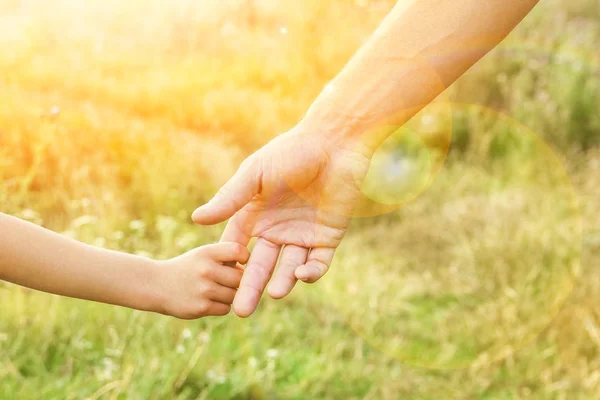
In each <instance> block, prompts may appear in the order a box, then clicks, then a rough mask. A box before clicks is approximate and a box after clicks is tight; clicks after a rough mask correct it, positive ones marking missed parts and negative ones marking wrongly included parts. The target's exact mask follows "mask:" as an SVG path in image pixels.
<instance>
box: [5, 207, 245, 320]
mask: <svg viewBox="0 0 600 400" xmlns="http://www.w3.org/2000/svg"><path fill="white" fill-rule="evenodd" d="M0 232H2V233H3V234H2V240H0V280H5V281H8V282H12V283H15V284H18V285H21V286H25V287H29V288H32V289H36V290H40V291H44V292H47V293H53V294H57V295H61V296H68V297H75V298H79V299H85V300H92V301H97V302H102V303H108V304H114V305H119V306H124V307H129V308H134V309H138V310H142V311H152V312H157V313H161V314H165V315H170V316H174V317H177V318H182V319H196V318H201V317H206V316H220V315H226V314H228V313H229V312H230V310H231V303H232V302H233V299H234V297H235V294H236V292H237V288H238V287H239V284H240V281H241V278H242V271H241V266H239V265H237V268H231V267H228V266H225V264H228V263H233V264H234V265H236V263H246V262H247V261H248V258H249V256H250V254H249V252H248V249H246V247H244V246H242V245H240V244H239V243H226V242H222V243H219V244H213V245H208V246H203V247H200V248H197V249H195V250H192V251H190V252H188V253H186V254H184V255H182V256H179V257H177V258H174V259H171V260H166V261H156V260H151V259H147V258H144V257H139V256H135V255H130V254H125V253H119V252H116V251H110V250H105V249H100V248H96V247H93V246H89V245H87V244H84V243H81V242H78V241H75V240H72V239H69V238H67V237H64V236H61V235H58V234H56V233H54V232H51V231H48V230H46V229H44V228H41V227H39V226H37V225H34V224H31V223H29V222H25V221H21V220H20V219H18V218H14V217H11V216H8V215H5V214H0Z"/></svg>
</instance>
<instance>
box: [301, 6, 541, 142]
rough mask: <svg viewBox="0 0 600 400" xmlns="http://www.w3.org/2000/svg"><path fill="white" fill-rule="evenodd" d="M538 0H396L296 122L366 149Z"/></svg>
mask: <svg viewBox="0 0 600 400" xmlns="http://www.w3.org/2000/svg"><path fill="white" fill-rule="evenodd" d="M537 2H538V0H401V1H399V2H398V4H397V5H396V7H395V8H394V9H393V10H392V11H391V12H390V14H389V15H388V16H387V17H386V19H385V20H384V21H383V23H382V24H381V26H380V27H379V29H378V30H377V31H376V32H375V34H374V35H373V37H372V38H370V40H369V41H368V42H367V43H366V44H365V45H364V46H363V47H362V48H361V49H360V50H359V51H358V53H357V54H356V55H355V56H354V58H352V60H351V61H350V62H349V63H348V64H347V65H346V67H345V68H344V69H343V70H342V72H341V73H340V74H339V75H338V76H337V77H336V78H335V79H334V80H333V81H332V82H331V83H330V84H329V85H327V87H326V88H325V89H324V90H323V92H322V93H321V94H320V95H319V97H318V98H317V100H316V101H315V103H314V104H313V105H312V107H311V108H310V110H309V112H308V113H307V115H306V117H305V118H304V120H303V122H302V123H303V124H304V125H305V126H307V128H308V130H311V131H313V132H314V131H318V132H321V133H324V134H326V135H328V136H329V137H332V138H334V139H335V140H336V141H341V142H344V143H348V142H351V143H354V144H355V145H356V146H360V147H359V148H360V149H361V150H362V151H365V152H367V153H369V152H372V151H374V149H376V148H377V147H378V145H379V144H380V143H381V141H382V140H384V139H385V137H386V136H387V135H388V134H389V133H391V131H386V130H378V129H375V128H379V127H382V126H385V125H395V126H399V125H402V124H404V123H405V122H406V121H408V120H409V119H410V118H411V117H412V116H414V115H415V114H416V113H417V112H418V111H419V110H421V109H422V108H423V107H424V106H425V105H427V104H429V103H430V102H431V101H432V100H434V99H435V98H436V97H437V96H438V95H439V94H440V93H441V92H442V91H444V90H445V89H446V88H447V87H448V86H449V85H450V84H452V82H454V81H455V80H456V79H457V78H458V77H459V76H461V75H462V74H463V73H464V72H466V71H467V70H468V69H469V68H470V67H471V66H472V65H473V64H475V63H476V62H477V61H478V60H479V59H480V58H481V57H483V56H484V55H485V54H486V53H487V52H489V51H490V50H491V49H493V48H494V47H495V46H496V45H497V44H498V43H500V41H502V39H504V38H505V37H506V35H507V34H508V33H509V32H510V31H511V30H512V29H513V28H514V27H515V26H516V25H517V24H518V23H519V22H520V21H521V20H522V19H523V18H524V17H525V16H526V15H527V14H528V13H529V11H530V10H531V9H532V8H533V7H534V6H535V4H536V3H537Z"/></svg>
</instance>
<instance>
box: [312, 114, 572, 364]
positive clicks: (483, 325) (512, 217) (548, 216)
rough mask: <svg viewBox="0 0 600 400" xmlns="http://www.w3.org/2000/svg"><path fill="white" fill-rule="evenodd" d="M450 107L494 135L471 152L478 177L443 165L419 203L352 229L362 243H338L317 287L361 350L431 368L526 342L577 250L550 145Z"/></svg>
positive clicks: (562, 289) (559, 291) (567, 280)
mask: <svg viewBox="0 0 600 400" xmlns="http://www.w3.org/2000/svg"><path fill="white" fill-rule="evenodd" d="M452 108H453V110H454V111H455V112H459V111H469V112H476V113H477V115H478V118H485V119H486V120H487V121H489V122H490V123H491V124H493V125H494V127H495V129H494V130H493V131H494V132H496V133H493V134H482V135H480V136H477V137H474V139H473V140H474V143H472V144H471V146H472V148H474V149H477V151H475V152H473V154H471V155H470V156H469V158H470V159H469V164H470V165H469V168H470V169H473V168H477V169H478V170H479V173H478V174H475V175H474V174H469V179H464V178H461V177H462V176H467V175H465V174H464V168H465V167H464V165H463V166H461V164H453V163H450V164H447V165H446V167H445V168H444V169H443V170H442V171H441V172H440V173H439V176H438V178H437V179H436V180H435V181H434V182H433V183H432V184H431V186H430V187H429V189H428V190H427V191H426V192H422V193H421V195H420V196H419V201H416V202H412V203H410V204H408V205H406V206H405V207H403V208H402V209H400V210H398V211H395V212H393V213H389V214H388V215H385V216H383V215H382V216H379V217H376V218H373V220H377V221H376V222H377V223H372V222H373V221H372V220H361V219H356V220H354V222H353V224H354V226H353V227H351V231H352V230H356V231H360V232H361V235H360V237H353V236H352V235H349V236H348V237H347V238H346V239H345V241H344V242H343V243H342V244H341V246H340V248H339V251H338V255H337V257H336V260H335V261H334V265H333V266H332V268H331V271H330V273H329V274H330V276H329V277H328V279H326V280H324V282H323V287H324V288H325V293H326V294H327V296H328V298H329V299H330V301H331V302H332V303H333V304H334V305H335V307H336V308H337V309H338V310H339V312H340V313H341V314H342V315H343V316H344V317H345V319H346V320H347V322H348V323H349V325H350V326H351V327H352V328H353V329H354V330H355V331H356V332H357V333H358V334H359V335H360V336H361V337H362V338H364V339H365V340H366V341H367V342H368V343H369V344H371V345H372V346H374V347H375V348H377V349H379V350H381V351H382V352H384V353H385V354H387V355H391V356H393V357H395V358H397V359H399V360H401V361H403V362H406V363H410V364H413V365H418V366H421V367H428V368H436V369H452V368H462V367H467V366H470V365H473V364H485V363H488V362H493V361H495V360H498V359H501V358H503V357H506V356H508V355H510V354H511V353H512V352H514V351H515V350H517V349H519V348H520V347H522V346H523V345H525V344H526V343H528V342H530V341H531V340H532V339H533V338H535V337H536V336H537V335H538V334H539V332H541V331H542V330H543V329H544V328H545V327H546V326H547V325H548V324H549V323H550V321H551V320H552V319H553V318H554V317H555V315H556V314H557V312H558V310H559V309H560V307H561V305H562V304H563V303H564V301H565V300H566V298H567V297H568V295H569V293H570V292H571V290H572V288H573V285H574V280H575V278H576V276H577V272H578V270H579V263H580V257H581V243H582V233H581V221H580V212H579V205H578V202H577V197H576V195H575V191H574V189H573V186H572V184H571V182H570V179H569V176H568V175H567V172H566V171H565V168H564V166H563V165H562V163H561V161H560V159H559V158H558V157H557V156H556V155H555V154H554V153H553V151H552V150H551V148H550V147H548V146H547V145H546V144H545V143H544V142H543V141H542V140H541V139H539V138H538V137H537V136H536V135H535V134H534V133H533V132H532V131H530V130H529V129H528V128H527V127H525V126H523V125H522V124H520V123H519V122H517V121H516V120H514V119H512V118H510V117H507V116H505V115H502V114H500V113H498V112H496V111H493V110H491V109H485V108H483V107H479V106H472V105H471V106H467V105H460V104H453V105H452ZM417 148H418V147H417ZM424 159H425V160H427V158H424ZM394 160H395V159H394ZM394 162H396V161H390V160H389V158H387V157H384V158H383V159H382V160H381V161H378V162H377V163H376V165H381V166H383V167H387V168H389V165H393V163H394ZM428 163H429V165H431V164H432V162H431V161H427V162H425V164H424V165H428ZM394 168H397V169H398V170H399V171H401V170H402V168H407V167H405V166H404V165H402V164H398V165H397V166H394ZM425 181H426V180H425V179H421V178H418V179H415V180H414V181H409V182H415V183H414V184H413V183H409V184H407V187H410V185H414V186H412V187H413V188H421V187H423V182H425ZM381 186H382V187H385V185H381ZM409 192H410V193H418V192H419V190H415V189H411V190H410V191H409V190H407V191H406V193H409ZM377 195H379V192H378V194H377ZM411 196H412V194H411ZM380 201H381V200H380ZM540 232H542V233H541V234H540ZM357 248H360V249H363V250H361V251H356V249H357Z"/></svg>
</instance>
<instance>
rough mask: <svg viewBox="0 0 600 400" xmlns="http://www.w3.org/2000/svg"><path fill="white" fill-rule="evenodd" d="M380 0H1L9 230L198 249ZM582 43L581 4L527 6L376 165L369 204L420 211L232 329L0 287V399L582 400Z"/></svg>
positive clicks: (596, 16) (347, 247) (591, 325)
mask: <svg viewBox="0 0 600 400" xmlns="http://www.w3.org/2000/svg"><path fill="white" fill-rule="evenodd" d="M393 4H394V1H391V0H381V1H377V0H356V1H350V0H329V1H319V0H306V1H292V0H284V1H276V0H204V1H202V2H198V1H196V0H177V1H176V2H175V1H172V2H164V1H160V0H145V1H142V0H130V1H127V2H124V1H120V0H105V1H86V2H81V1H76V0H49V1H42V0H0V49H1V50H0V72H1V73H0V202H1V204H2V212H7V213H11V214H14V215H17V216H19V217H21V218H25V219H28V220H30V221H32V222H35V223H37V224H40V225H44V226H46V227H48V228H51V229H54V230H57V231H59V232H62V233H64V234H66V235H69V236H71V237H74V238H77V239H79V240H83V241H86V242H88V243H92V244H95V245H97V246H104V247H107V248H112V249H118V250H123V251H130V252H136V253H138V254H143V255H147V256H153V257H158V258H166V257H171V256H175V255H177V254H180V253H181V252H183V251H186V250H188V249H191V248H193V247H195V246H198V245H201V244H204V243H206V242H208V241H213V240H216V239H217V238H218V236H219V233H220V231H221V229H222V227H220V226H217V227H214V228H199V227H196V226H193V225H192V223H191V221H190V219H189V215H190V213H191V211H192V210H193V209H194V207H195V206H197V205H199V204H201V203H202V202H204V201H205V200H206V199H208V197H209V196H211V194H212V193H214V191H215V190H216V189H217V188H218V187H219V185H220V184H222V183H223V182H224V181H225V180H226V179H227V178H228V177H229V176H230V175H231V174H232V173H233V172H234V171H235V168H237V165H239V162H240V161H241V160H242V159H243V158H244V156H246V155H248V154H250V153H251V152H252V151H254V150H256V149H257V148H259V147H260V146H261V145H263V144H264V143H266V142H267V141H268V140H269V139H270V138H272V137H274V136H276V135H278V134H280V133H282V132H285V131H286V130H287V129H289V128H291V127H292V126H293V125H294V124H295V123H297V122H298V120H299V119H300V118H301V117H302V115H303V113H304V112H306V109H307V108H308V106H309V105H310V103H311V102H312V100H313V99H314V98H315V96H316V95H317V94H318V93H319V92H320V91H321V89H322V88H323V87H324V85H326V83H327V82H328V81H329V80H330V79H331V78H333V77H334V76H335V74H336V73H337V72H338V71H339V70H340V69H341V68H342V67H343V65H344V64H345V63H346V62H347V60H348V59H349V58H350V57H351V55H352V54H353V53H354V52H355V51H356V49H357V48H358V47H359V46H360V44H361V43H362V42H363V41H364V40H366V39H367V38H368V37H369V35H370V34H371V33H372V32H373V30H374V29H375V27H376V26H377V24H378V23H379V22H380V20H381V19H382V18H383V16H384V15H385V14H386V13H387V12H388V11H389V10H390V8H391V7H392V6H393ZM599 40H600V2H598V1H597V0H544V1H542V2H540V4H539V6H538V7H537V8H536V9H535V10H534V12H533V13H532V15H530V16H529V17H528V18H527V19H526V20H525V21H524V22H523V23H522V24H521V25H520V26H519V27H518V28H517V29H516V30H515V32H514V33H512V34H511V35H510V36H509V37H508V38H507V40H506V41H505V42H504V43H503V44H502V45H500V46H499V48H497V49H496V50H494V51H493V52H492V53H490V54H489V55H488V56H486V57H485V58H484V59H483V60H482V61H481V62H480V63H479V64H477V65H476V66H475V67H473V68H472V69H471V70H470V71H469V72H468V73H467V74H466V75H465V76H464V77H462V78H461V79H460V80H459V81H458V82H457V83H456V84H454V85H453V86H452V87H451V88H450V89H449V91H448V96H449V99H450V100H451V101H453V102H454V105H453V106H452V109H451V110H447V109H445V110H440V109H439V108H435V107H429V108H427V109H425V110H424V111H423V112H422V113H421V114H419V115H418V116H417V117H416V118H414V119H413V120H412V121H411V122H410V123H409V124H408V125H407V126H406V127H405V128H403V129H397V130H396V129H394V130H396V133H395V134H394V135H392V136H391V137H390V138H389V140H388V141H386V143H385V144H384V146H383V147H382V151H381V152H380V153H379V154H378V155H377V158H376V161H377V162H374V165H373V168H372V171H370V174H371V176H372V177H374V178H373V179H374V180H371V181H368V182H367V185H366V187H365V188H366V191H367V193H369V194H370V195H372V197H373V198H375V199H377V200H380V201H384V202H388V203H393V202H394V201H396V202H398V203H402V202H406V201H407V200H410V199H412V198H414V197H415V195H419V197H418V200H416V201H412V202H410V203H409V204H408V206H406V207H404V208H402V209H400V210H398V211H397V212H394V213H391V214H390V215H385V216H381V217H377V218H369V219H363V220H360V221H356V222H355V224H354V226H353V229H352V230H351V231H350V233H349V237H348V238H347V241H346V242H344V246H343V248H341V249H340V253H339V256H338V258H337V263H338V264H339V265H336V266H335V267H334V271H332V272H331V274H332V277H330V278H331V279H329V280H327V281H325V283H322V284H320V285H318V286H317V287H316V288H312V287H307V286H300V287H298V288H297V289H296V292H295V293H294V294H293V295H292V296H291V297H290V298H288V299H286V300H283V301H280V302H278V303H274V302H272V301H268V300H264V304H263V305H262V306H261V308H260V309H259V312H258V313H257V314H256V315H255V316H254V317H252V318H251V319H249V320H244V321H241V320H237V319H236V318H234V317H232V316H230V317H227V318H224V319H215V320H210V319H209V320H201V321H194V322H182V321H175V320H172V319H169V318H166V317H162V316H157V315H149V314H143V313H138V312H133V311H130V310H125V309H117V308H114V307H108V306H103V305H97V304H91V303H85V302H80V301H76V300H70V299H60V298H56V297H53V296H48V295H44V294H40V293H35V292H32V291H28V290H24V289H21V288H15V287H12V286H9V285H2V284H0V398H2V399H37V398H43V399H84V398H85V399H87V398H89V399H122V398H127V399H129V398H131V399H165V398H177V399H204V398H216V399H221V398H231V399H275V398H277V399H281V398H293V399H307V398H323V399H359V398H361V399H362V398H365V399H398V398H406V399H435V400H438V399H474V398H477V399H516V398H523V399H530V398H531V399H534V398H535V399H540V398H543V399H596V398H599V397H600V372H598V371H600V352H599V350H598V349H599V347H600V314H599V312H598V308H597V304H598V303H599V302H600V297H599V295H598V293H600V277H599V275H598V271H597V268H594V267H595V266H597V264H598V262H599V261H600V257H599V255H600V229H599V227H600V219H599V217H598V216H599V215H600V213H599V212H598V211H599V210H598V198H599V197H600V192H599V188H598V185H597V182H598V178H597V177H598V176H599V175H600V150H599V148H598V145H599V144H600V113H598V110H599V105H600V98H599V97H600V71H599V68H600V58H599V57H600V55H599V54H598V50H597V43H598V42H599ZM472 105H475V106H472ZM503 115H504V116H503ZM533 134H535V135H536V137H534V136H532V135H533ZM449 140H451V145H452V146H451V150H450V153H449V154H448V160H447V163H446V165H445V167H444V168H442V169H441V170H439V172H438V169H437V168H436V166H437V165H439V164H440V162H441V161H442V160H443V159H444V157H445V154H446V151H445V149H446V144H447V142H448V141H449ZM542 143H547V144H548V145H549V146H550V147H546V146H545V145H544V144H542ZM550 150H553V151H554V152H555V154H556V155H557V156H556V157H555V156H552V157H549V156H547V155H548V154H551V153H549V152H550ZM540 154H541V155H543V157H541V156H540ZM407 157H408V158H409V159H410V160H412V164H407V163H403V162H399V161H402V159H403V158H404V159H406V158H407ZM563 164H564V165H566V167H567V171H565V170H564V169H563V167H562V165H563ZM407 170H409V171H413V172H414V174H406V176H408V178H409V179H407V180H406V181H404V182H403V181H401V179H404V178H403V175H402V174H403V173H404V172H406V171H407ZM424 172H426V173H424ZM567 173H568V177H570V178H571V180H572V182H573V184H574V186H575V188H576V190H577V197H576V198H577V199H578V202H576V204H574V203H573V192H572V187H571V186H570V181H569V180H568V179H567ZM370 184H372V185H371V186H369V185H370ZM425 189H426V190H425ZM574 210H575V211H574ZM575 214H576V215H577V216H579V215H580V216H581V217H582V219H583V221H584V226H583V236H581V234H582V232H581V231H580V230H579V228H577V227H576V226H575V225H571V222H572V220H571V217H573V215H575ZM578 243H583V244H582V245H583V253H581V249H580V248H579V247H577V244H578ZM580 258H582V266H581V267H577V266H578V261H579V259H580ZM578 268H580V270H577V269H578ZM574 270H577V271H574ZM367 272H368V273H367ZM572 272H577V273H579V274H582V275H581V276H583V277H584V278H582V279H580V280H579V281H578V282H577V284H576V285H575V288H574V290H573V291H572V292H571V289H573V284H574V283H576V282H575V281H574V279H573V276H572V275H571V273H572ZM333 276H336V278H334V277H333ZM523 282H526V283H527V284H523ZM536 282H537V283H538V284H537V285H536V284H535V283H536ZM358 284H360V285H358ZM478 285H479V286H478ZM353 291H354V292H353ZM564 301H566V302H567V303H566V305H564V306H563V302H564ZM382 304H383V306H382ZM561 306H562V308H561ZM559 310H560V311H559ZM556 313H558V315H557V316H556V318H555V319H552V317H553V316H554V315H555V314H556ZM550 320H552V322H550ZM457 321H460V323H458V322H457ZM549 322H550V325H549V326H548V327H547V328H545V329H544V330H543V332H542V333H541V334H540V335H539V337H538V336H535V335H534V334H537V333H538V332H539V330H541V329H542V328H543V327H544V326H545V325H546V324H547V323H549ZM357 325H358V326H359V328H361V329H362V330H361V329H357ZM363 328H364V329H363ZM369 330H370V331H369ZM357 333H360V334H361V335H358V334H357ZM361 336H362V337H361ZM533 339H536V340H533ZM382 341H383V342H387V343H388V345H389V347H386V346H382V345H381V342H382ZM486 345H488V346H487V347H486ZM494 359H498V361H496V362H492V361H493V360H494ZM412 364H419V365H421V367H415V366H412ZM464 364H468V365H469V366H468V368H464V369H458V370H452V369H445V368H452V367H456V366H464ZM423 367H429V368H430V369H427V368H423ZM438 368H441V369H438Z"/></svg>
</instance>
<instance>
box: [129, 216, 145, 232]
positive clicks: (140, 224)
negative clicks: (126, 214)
mask: <svg viewBox="0 0 600 400" xmlns="http://www.w3.org/2000/svg"><path fill="white" fill-rule="evenodd" d="M145 228H146V224H145V223H144V221H141V220H139V219H135V220H133V221H131V222H130V223H129V229H131V230H132V231H141V230H144V229H145Z"/></svg>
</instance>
